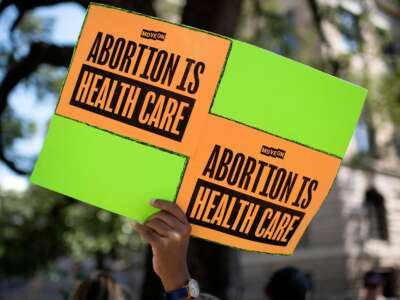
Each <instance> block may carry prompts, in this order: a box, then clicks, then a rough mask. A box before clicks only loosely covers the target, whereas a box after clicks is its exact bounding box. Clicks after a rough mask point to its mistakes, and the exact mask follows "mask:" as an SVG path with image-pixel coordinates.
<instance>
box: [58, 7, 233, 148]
mask: <svg viewBox="0 0 400 300" xmlns="http://www.w3.org/2000/svg"><path fill="white" fill-rule="evenodd" d="M89 14H90V15H89V18H87V20H86V22H85V24H84V27H83V29H82V32H81V35H80V38H79V44H78V45H77V47H76V49H75V53H74V57H73V61H74V63H73V64H72V65H71V66H70V69H69V73H68V77H67V80H66V82H65V85H64V88H63V93H62V94H61V98H60V101H59V104H58V106H57V111H56V113H57V114H59V115H61V116H65V117H69V118H72V119H74V120H77V121H80V122H84V123H87V124H89V125H92V126H96V127H99V128H101V129H104V130H108V131H111V132H114V133H117V134H120V135H123V136H126V137H130V138H134V139H135V140H139V141H141V142H145V143H149V144H152V145H155V146H157V147H161V148H164V149H167V150H170V151H173V152H179V153H182V154H184V155H189V154H191V153H192V152H193V151H194V149H195V147H196V146H197V137H198V135H199V133H200V132H201V131H202V129H201V127H202V124H203V121H204V118H205V117H206V115H207V113H208V111H209V108H210V105H211V102H212V99H213V97H214V94H215V91H216V88H217V84H218V81H219V80H220V77H221V75H222V71H223V67H224V64H225V60H226V56H227V53H228V50H229V47H230V44H231V41H230V40H229V39H226V38H222V37H220V36H216V35H213V34H210V33H206V32H201V31H194V30H191V29H189V28H186V27H183V26H176V25H174V24H170V23H167V22H160V21H159V20H156V19H152V18H148V17H146V16H142V15H139V14H130V13H126V12H125V11H122V10H115V9H110V8H107V7H104V6H98V5H92V6H90V11H89ZM127 24H129V26H128V27H127ZM122 28H124V29H126V30H121V29H122Z"/></svg>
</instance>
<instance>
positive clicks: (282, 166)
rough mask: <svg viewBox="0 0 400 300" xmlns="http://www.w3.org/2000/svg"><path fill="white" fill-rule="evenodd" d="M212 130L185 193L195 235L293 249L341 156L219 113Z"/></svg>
mask: <svg viewBox="0 0 400 300" xmlns="http://www.w3.org/2000/svg"><path fill="white" fill-rule="evenodd" d="M204 132H205V133H207V134H204V135H203V137H202V138H201V140H200V142H199V146H198V149H197V151H196V154H195V156H194V157H193V158H192V159H190V161H189V163H188V166H187V168H186V171H185V175H184V177H183V181H182V185H181V188H180V191H179V194H178V198H177V203H178V205H179V206H181V207H182V209H183V210H184V211H186V215H187V217H188V218H189V221H190V222H191V223H192V224H193V226H192V233H193V235H195V236H198V237H201V238H205V239H209V240H212V241H217V242H219V243H221V244H225V245H230V246H234V247H237V248H242V249H247V250H253V251H260V252H268V253H280V254H290V253H292V252H293V250H294V248H295V246H296V244H297V243H298V241H299V239H300V238H301V236H302V235H303V233H304V230H305V229H306V228H307V225H308V223H309V222H310V221H311V219H312V218H313V217H314V215H315V214H316V212H317V211H318V209H319V207H320V206H321V204H322V202H323V200H324V199H325V197H326V196H327V194H328V192H329V190H330V187H331V185H332V183H333V181H334V179H335V176H336V172H337V169H338V167H339V165H340V159H339V158H336V157H333V156H331V155H327V154H324V153H322V152H319V151H316V150H312V149H310V148H307V147H305V146H302V145H299V144H296V143H294V142H291V141H288V140H285V139H282V138H279V137H275V136H273V135H270V134H267V133H264V132H261V131H259V130H256V129H253V128H250V127H247V126H243V125H241V124H238V123H236V122H233V121H230V120H226V119H224V118H221V117H216V116H208V118H207V121H206V125H205V128H204ZM243 139H245V142H244V140H243Z"/></svg>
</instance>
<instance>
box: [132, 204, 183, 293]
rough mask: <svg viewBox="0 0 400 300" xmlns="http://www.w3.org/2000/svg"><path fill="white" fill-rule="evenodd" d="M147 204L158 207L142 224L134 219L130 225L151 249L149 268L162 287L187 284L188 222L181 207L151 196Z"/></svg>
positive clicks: (171, 288)
mask: <svg viewBox="0 0 400 300" xmlns="http://www.w3.org/2000/svg"><path fill="white" fill-rule="evenodd" d="M150 204H151V205H152V206H154V207H156V208H159V209H160V210H161V211H159V212H158V213H156V214H154V215H152V216H151V217H150V218H149V219H148V220H147V221H146V222H144V224H140V223H134V225H133V227H134V229H135V230H136V231H137V232H138V233H139V235H140V236H141V237H142V239H144V240H146V241H147V242H149V244H150V246H151V249H152V252H153V269H154V271H155V272H156V274H157V275H158V276H159V277H160V279H161V282H162V284H163V286H164V289H165V291H167V292H168V291H173V290H176V289H178V288H181V287H183V286H184V285H185V284H187V282H188V280H189V278H190V275H189V270H188V267H187V250H188V246H189V239H190V230H191V227H190V224H189V222H188V220H187V218H186V216H185V214H184V213H183V212H182V210H181V209H180V208H179V207H178V206H177V205H176V204H175V203H173V202H169V201H165V200H158V199H157V200H152V201H150Z"/></svg>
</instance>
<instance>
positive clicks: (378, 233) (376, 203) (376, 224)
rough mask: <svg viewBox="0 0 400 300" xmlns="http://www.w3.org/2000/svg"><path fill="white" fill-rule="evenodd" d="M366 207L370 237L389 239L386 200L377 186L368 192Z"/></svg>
mask: <svg viewBox="0 0 400 300" xmlns="http://www.w3.org/2000/svg"><path fill="white" fill-rule="evenodd" d="M365 208H366V211H367V221H368V222H369V237H370V238H371V239H379V240H388V238H389V236H388V226H387V219H386V209H385V201H384V198H383V197H382V195H381V194H380V193H379V192H378V191H377V190H376V189H375V188H370V189H369V190H368V191H367V192H366V195H365Z"/></svg>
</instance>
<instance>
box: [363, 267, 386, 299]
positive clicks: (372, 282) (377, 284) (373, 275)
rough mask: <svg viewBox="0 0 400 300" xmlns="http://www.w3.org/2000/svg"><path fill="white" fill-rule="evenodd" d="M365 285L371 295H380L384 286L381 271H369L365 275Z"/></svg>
mask: <svg viewBox="0 0 400 300" xmlns="http://www.w3.org/2000/svg"><path fill="white" fill-rule="evenodd" d="M364 287H365V289H366V290H367V292H368V293H369V294H370V295H371V294H374V295H380V294H381V293H382V288H383V277H382V275H381V274H380V273H378V272H375V271H369V272H367V273H365V275H364Z"/></svg>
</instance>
